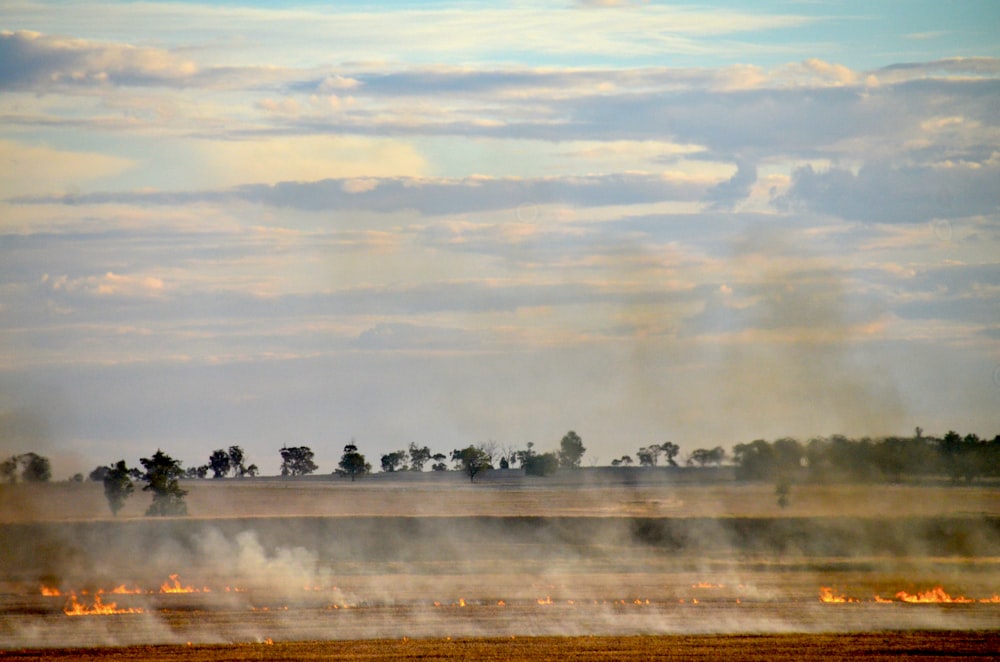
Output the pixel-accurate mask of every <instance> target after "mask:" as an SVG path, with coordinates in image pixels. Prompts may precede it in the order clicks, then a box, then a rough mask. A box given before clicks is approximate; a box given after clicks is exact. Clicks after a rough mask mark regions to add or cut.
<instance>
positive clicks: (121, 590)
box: [111, 584, 144, 595]
mask: <svg viewBox="0 0 1000 662" xmlns="http://www.w3.org/2000/svg"><path fill="white" fill-rule="evenodd" d="M111 592H112V593H114V594H116V595H138V594H140V593H144V591H143V590H142V589H141V588H139V587H138V586H134V587H132V588H128V587H127V586H125V584H120V585H118V586H116V587H114V588H113V589H111Z"/></svg>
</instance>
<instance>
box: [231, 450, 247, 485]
mask: <svg viewBox="0 0 1000 662" xmlns="http://www.w3.org/2000/svg"><path fill="white" fill-rule="evenodd" d="M228 454H229V469H230V471H232V472H233V475H234V476H236V477H237V478H243V476H245V475H246V473H247V467H246V465H245V464H243V461H244V460H245V459H246V453H244V452H243V449H242V448H240V447H239V446H230V447H229V451H228Z"/></svg>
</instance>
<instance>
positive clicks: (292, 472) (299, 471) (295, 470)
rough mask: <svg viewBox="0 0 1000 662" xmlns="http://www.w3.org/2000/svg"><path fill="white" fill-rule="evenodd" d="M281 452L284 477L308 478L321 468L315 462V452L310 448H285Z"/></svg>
mask: <svg viewBox="0 0 1000 662" xmlns="http://www.w3.org/2000/svg"><path fill="white" fill-rule="evenodd" d="M279 452H280V453H281V475H282V476H306V475H308V474H311V473H312V472H314V471H316V469H318V468H319V467H317V466H316V463H315V462H313V452H312V450H311V449H310V448H309V447H308V446H291V447H289V446H284V447H282V449H281V450H280V451H279Z"/></svg>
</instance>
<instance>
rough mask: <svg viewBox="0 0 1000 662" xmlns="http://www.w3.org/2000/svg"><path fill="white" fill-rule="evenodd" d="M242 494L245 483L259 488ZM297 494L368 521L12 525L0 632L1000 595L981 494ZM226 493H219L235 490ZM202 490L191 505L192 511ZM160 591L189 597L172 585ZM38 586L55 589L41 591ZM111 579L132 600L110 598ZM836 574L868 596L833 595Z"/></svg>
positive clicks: (792, 619)
mask: <svg viewBox="0 0 1000 662" xmlns="http://www.w3.org/2000/svg"><path fill="white" fill-rule="evenodd" d="M584 473H586V471H584ZM601 473H610V472H601ZM630 474H631V475H637V474H638V475H645V476H647V479H646V480H649V479H648V476H651V475H658V476H665V475H669V472H665V471H664V472H654V473H651V472H638V471H631V472H630V471H621V472H619V475H621V476H627V475H630ZM253 483H256V481H253ZM372 483H375V481H372ZM256 484H257V486H258V487H256V488H252V487H251V488H246V487H244V489H260V490H262V491H265V492H267V494H268V495H269V496H270V497H271V498H272V499H274V500H280V498H281V497H280V491H276V490H273V489H268V488H267V487H266V482H260V483H256ZM230 485H232V486H233V487H234V494H235V493H238V490H236V489H235V487H236V485H244V486H246V485H248V484H247V483H238V482H235V481H234V482H232V483H230ZM85 487H93V486H81V488H80V489H83V488H85ZM300 487H301V488H302V489H304V490H306V491H313V490H315V491H319V492H324V493H326V494H327V496H328V497H332V498H334V499H335V500H336V501H338V502H339V501H342V500H348V501H350V502H351V503H352V504H353V507H354V508H356V509H358V510H360V511H362V512H367V513H369V514H366V515H364V516H282V517H269V516H267V514H268V513H267V511H266V510H265V509H260V510H258V511H257V512H254V513H252V515H253V516H246V517H231V516H228V517H210V516H208V513H206V512H204V511H203V516H202V517H200V518H199V517H188V518H168V519H151V518H126V519H121V520H113V519H110V518H103V519H87V520H76V521H51V520H49V521H23V522H9V523H7V524H4V525H2V528H3V532H2V533H3V535H2V542H0V568H3V578H2V579H3V595H2V596H0V631H2V633H3V641H4V642H5V644H6V645H10V646H24V645H45V646H65V645H76V644H81V643H82V644H86V645H97V644H125V643H148V642H166V643H169V642H175V643H176V642H186V641H200V642H231V641H258V640H264V639H267V638H271V639H275V640H293V639H340V638H345V639H349V638H374V637H390V638H392V637H403V636H407V637H434V636H489V635H497V636H506V635H531V634H536V635H537V634H565V635H570V634H636V633H677V632H784V631H794V632H815V631H857V630H871V629H913V628H945V629H981V628H990V627H993V623H995V618H996V616H997V610H998V609H1000V605H997V604H993V603H981V602H978V601H977V602H961V603H957V604H935V605H932V604H926V605H912V604H907V603H903V602H902V601H900V600H898V599H894V598H893V596H894V595H895V594H896V593H897V592H898V591H908V592H910V593H916V592H917V591H919V590H925V589H928V588H930V587H932V586H937V585H944V586H946V587H947V589H948V591H949V592H950V594H951V595H955V596H967V597H969V599H970V600H979V599H982V598H988V597H990V596H993V595H994V594H996V593H998V592H1000V584H998V580H997V578H998V576H1000V574H998V573H997V572H996V570H997V566H996V559H995V550H996V549H997V548H998V546H1000V517H998V516H997V515H996V514H995V513H993V514H990V512H991V511H989V507H988V503H989V499H990V497H989V488H982V489H983V491H984V493H985V496H984V497H983V499H982V500H981V501H979V502H978V503H979V504H980V505H983V506H985V508H984V510H983V512H980V513H978V514H960V513H951V514H943V513H940V512H937V513H935V514H932V515H919V514H912V513H911V514H909V515H907V516H902V517H893V516H891V515H889V516H887V515H876V514H874V512H871V511H870V512H868V513H867V514H865V513H856V514H854V515H852V516H830V515H827V516H820V515H817V514H809V513H801V514H800V515H799V516H787V515H784V516H782V515H779V514H777V513H776V514H775V515H773V516H745V517H724V516H693V517H684V516H656V515H653V516H636V515H623V514H620V513H619V514H615V515H607V514H606V513H607V511H606V508H605V507H606V506H607V504H606V503H604V500H605V496H606V493H605V492H603V491H601V490H600V489H596V488H593V487H589V488H588V487H582V486H576V487H573V486H569V485H566V484H565V483H563V484H561V485H551V486H544V484H543V486H542V487H540V488H534V489H532V488H530V487H528V488H526V487H523V486H522V487H521V488H515V487H512V486H511V485H509V484H508V485H505V486H501V485H498V484H490V483H488V482H486V483H484V484H482V485H469V486H464V485H447V486H442V487H441V488H440V491H441V493H442V495H446V496H448V497H449V498H448V499H446V500H443V501H444V502H445V503H449V504H450V507H447V508H446V507H443V506H442V505H441V503H442V500H435V499H434V498H431V497H429V496H428V497H427V498H426V499H425V501H426V502H427V503H426V504H425V506H424V507H423V508H421V510H422V512H420V513H419V514H414V515H411V516H398V515H391V514H390V513H391V512H392V508H391V503H392V501H393V500H394V498H404V496H405V495H406V494H410V495H411V496H410V498H414V499H417V498H419V495H420V494H421V492H420V490H415V489H413V488H412V487H411V488H410V489H409V490H407V491H404V490H399V491H393V492H392V495H393V498H390V499H388V500H385V501H381V502H379V503H380V504H381V505H379V506H378V509H376V508H373V504H374V503H375V502H376V501H378V498H377V497H385V494H384V492H385V490H386V488H385V487H384V485H383V486H378V485H370V486H369V485H366V486H364V487H363V488H362V489H353V488H352V486H351V485H350V484H349V483H337V484H334V485H332V486H331V485H330V484H329V483H326V482H324V481H314V482H311V483H301V484H300ZM618 487H624V486H622V485H619V486H618ZM744 488H746V486H744ZM213 489H214V490H220V491H221V493H224V491H225V490H226V485H224V484H222V485H215V486H213ZM428 489H429V488H426V487H425V488H424V490H425V492H424V493H425V496H426V495H427V494H429V492H428ZM624 489H625V493H631V494H632V495H633V497H636V498H640V499H642V500H644V501H645V502H646V503H647V504H652V505H655V504H656V503H663V504H667V505H668V506H670V505H672V504H671V503H670V499H671V498H674V499H676V498H677V495H678V494H685V496H686V497H687V498H689V497H690V496H691V493H690V492H682V491H681V489H680V487H679V486H674V487H673V488H671V486H670V485H669V484H661V485H659V486H656V487H654V486H652V485H651V484H650V483H648V482H646V483H644V484H640V485H638V486H637V485H632V486H630V487H625V488H624ZM747 489H748V488H747ZM525 490H527V491H525ZM844 493H845V495H847V494H848V490H847V489H846V488H845V489H844ZM483 494H489V497H490V500H491V503H492V509H490V510H488V511H486V512H479V513H478V514H463V511H467V510H469V509H470V508H471V507H470V508H467V504H473V503H474V502H475V499H473V498H472V497H471V496H469V495H483ZM745 494H746V495H747V498H749V497H750V496H754V497H755V498H756V497H757V496H759V492H755V491H754V490H752V489H748V491H747V492H746V493H745ZM439 496H441V495H439ZM197 497H198V492H197V491H196V492H194V493H193V494H192V495H191V497H190V498H191V500H192V502H191V508H192V510H193V511H197V509H198V505H199V504H198V501H197ZM525 497H530V499H531V500H532V501H533V502H535V503H536V505H535V507H536V508H542V507H543V506H542V504H544V502H545V501H549V502H551V503H553V504H556V507H562V506H564V505H565V504H567V503H571V502H572V503H575V504H576V507H577V514H576V515H573V516H570V515H561V516H553V515H538V514H533V515H532V514H521V513H527V512H529V508H528V507H527V506H526V505H525V501H524V499H525ZM772 498H773V497H772ZM366 504H367V505H366ZM430 504H435V505H434V506H433V509H431V508H432V506H431V505H430ZM202 505H203V507H204V504H202ZM602 508H604V510H602ZM379 509H380V510H381V512H382V514H381V515H378V514H374V513H375V512H376V511H377V510H379ZM274 510H275V511H280V510H281V509H280V508H278V507H276V506H275V507H274ZM874 510H877V508H875V507H873V508H872V511H874ZM536 512H537V511H536ZM601 512H604V513H605V514H604V515H595V514H594V513H601ZM172 575H174V576H175V578H172V579H171V576H172ZM163 584H168V585H169V586H177V587H179V588H182V589H186V588H190V589H191V590H190V591H178V592H164V591H162V590H161V586H162V585H163ZM43 585H45V586H48V587H50V588H53V589H56V590H58V591H59V592H60V594H61V595H60V596H55V597H49V596H43V595H41V594H40V587H41V586H43ZM119 586H124V587H125V588H127V589H133V588H134V589H136V590H135V591H134V592H130V593H117V594H116V593H112V590H113V589H114V588H115V587H119ZM823 586H830V587H832V590H833V591H834V592H835V593H836V594H837V595H843V596H845V597H846V598H850V599H853V600H857V602H845V604H824V603H821V602H820V601H819V599H818V595H819V590H820V588H821V587H823ZM101 590H103V591H105V593H104V594H103V599H104V601H105V603H107V602H112V601H113V602H115V603H116V604H117V606H118V607H119V608H122V609H135V610H141V613H140V612H135V613H121V614H109V615H84V616H80V617H70V616H67V615H66V614H65V613H64V612H63V608H64V606H65V601H66V596H67V595H68V594H70V592H75V594H76V595H77V596H78V598H79V599H80V600H81V601H82V602H84V603H86V604H92V601H93V599H94V596H95V595H97V592H98V591H101ZM83 591H87V593H86V594H84V593H83ZM875 595H879V596H881V597H883V598H889V599H891V600H893V603H892V604H884V603H880V602H876V601H875V600H874V596H875ZM87 596H90V597H87ZM88 600H90V601H91V602H89V603H88V602H87V601H88Z"/></svg>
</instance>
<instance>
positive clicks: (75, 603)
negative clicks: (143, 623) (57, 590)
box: [63, 593, 142, 616]
mask: <svg viewBox="0 0 1000 662" xmlns="http://www.w3.org/2000/svg"><path fill="white" fill-rule="evenodd" d="M63 612H65V614H66V615H67V616H95V615H102V616H103V615H106V614H141V613H142V609H118V605H117V604H116V603H114V602H109V603H107V604H105V603H103V602H101V596H100V595H95V596H94V604H93V605H92V606H87V605H85V604H83V603H81V602H80V601H79V600H77V599H76V593H70V594H69V601H68V602H67V603H66V606H65V607H63Z"/></svg>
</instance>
